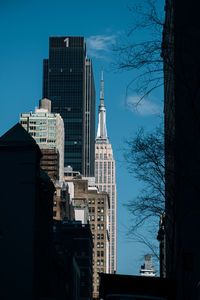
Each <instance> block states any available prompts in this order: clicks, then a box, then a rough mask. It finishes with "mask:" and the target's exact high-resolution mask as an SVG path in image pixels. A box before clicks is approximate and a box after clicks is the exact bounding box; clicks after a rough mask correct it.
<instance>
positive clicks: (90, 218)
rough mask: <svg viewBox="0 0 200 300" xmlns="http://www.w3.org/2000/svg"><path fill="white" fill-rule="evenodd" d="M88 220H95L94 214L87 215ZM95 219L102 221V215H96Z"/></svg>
mask: <svg viewBox="0 0 200 300" xmlns="http://www.w3.org/2000/svg"><path fill="white" fill-rule="evenodd" d="M89 221H95V216H94V215H91V216H89ZM97 221H104V216H100V215H98V216H97Z"/></svg>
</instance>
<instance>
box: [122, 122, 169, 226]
mask: <svg viewBox="0 0 200 300" xmlns="http://www.w3.org/2000/svg"><path fill="white" fill-rule="evenodd" d="M163 137H164V133H163V130H162V128H161V127H158V128H156V129H155V130H154V131H153V132H150V133H145V132H144V130H143V129H140V130H139V131H138V133H137V134H136V136H135V137H134V138H133V139H130V140H129V141H127V142H126V144H127V146H128V147H127V150H126V151H125V160H126V162H127V163H128V169H129V171H130V173H131V174H133V175H134V176H135V177H136V178H137V179H138V180H139V181H141V182H142V184H143V188H142V190H141V191H140V193H139V195H138V197H136V198H135V199H133V200H131V201H130V202H129V203H128V204H127V207H128V209H129V211H130V213H131V214H132V215H133V216H134V217H135V224H134V225H133V226H132V227H131V231H134V230H135V229H137V228H138V227H139V226H141V225H142V224H144V223H145V222H146V221H147V220H148V221H149V220H150V219H151V218H155V217H158V218H160V215H161V214H163V213H164V210H165V205H164V204H165V195H164V186H165V167H164V139H163Z"/></svg>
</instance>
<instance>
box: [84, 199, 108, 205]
mask: <svg viewBox="0 0 200 300" xmlns="http://www.w3.org/2000/svg"><path fill="white" fill-rule="evenodd" d="M88 203H89V204H95V200H94V199H92V200H89V201H88ZM97 203H98V204H104V200H101V199H98V200H97Z"/></svg>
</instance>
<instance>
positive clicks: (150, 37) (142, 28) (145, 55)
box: [114, 0, 164, 101]
mask: <svg viewBox="0 0 200 300" xmlns="http://www.w3.org/2000/svg"><path fill="white" fill-rule="evenodd" d="M159 2H160V1H159ZM157 3H158V1H157V0H145V1H142V3H141V1H139V2H138V1H134V4H133V5H131V6H129V10H130V12H131V13H132V15H133V20H134V22H133V24H131V29H130V30H129V31H128V33H127V35H126V38H123V40H120V42H119V43H118V45H117V46H116V47H115V48H114V52H115V53H116V54H117V55H116V57H117V59H116V63H115V67H117V68H118V69H120V70H126V71H128V70H136V71H137V75H136V76H135V77H134V78H133V79H132V80H131V82H129V84H128V85H127V91H126V94H128V93H129V92H130V91H134V92H136V93H137V94H138V95H139V96H140V98H139V99H140V100H139V101H141V100H142V99H143V98H144V97H146V96H148V95H149V94H150V93H151V92H152V91H153V90H155V89H156V88H158V87H160V86H162V85H163V58H162V56H161V53H162V48H163V45H162V31H163V26H164V13H161V10H160V9H159V8H158V5H157ZM163 12H164V10H163ZM138 32H139V34H138ZM147 33H148V34H147ZM135 36H137V42H136V41H135ZM138 36H140V38H138ZM142 37H143V38H142ZM138 39H139V40H138Z"/></svg>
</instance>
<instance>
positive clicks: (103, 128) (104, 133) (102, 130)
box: [96, 67, 108, 141]
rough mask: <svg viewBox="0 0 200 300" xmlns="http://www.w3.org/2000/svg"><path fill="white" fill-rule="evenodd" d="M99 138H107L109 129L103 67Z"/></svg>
mask: <svg viewBox="0 0 200 300" xmlns="http://www.w3.org/2000/svg"><path fill="white" fill-rule="evenodd" d="M96 138H97V139H98V140H103V141H105V140H107V139H108V136H107V129H106V108H105V106H104V80H103V67H102V70H101V92H100V105H99V122H98V130H97V137H96Z"/></svg>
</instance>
